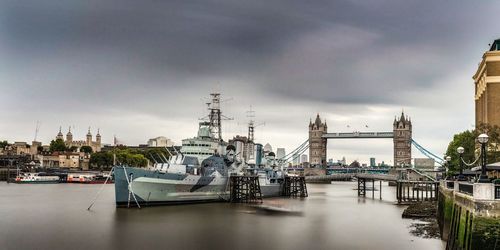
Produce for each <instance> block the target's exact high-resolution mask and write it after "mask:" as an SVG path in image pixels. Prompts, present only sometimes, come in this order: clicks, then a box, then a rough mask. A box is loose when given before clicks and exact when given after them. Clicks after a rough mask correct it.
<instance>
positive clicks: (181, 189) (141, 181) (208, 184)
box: [114, 166, 281, 207]
mask: <svg viewBox="0 0 500 250" xmlns="http://www.w3.org/2000/svg"><path fill="white" fill-rule="evenodd" d="M114 174H115V198H116V206H117V207H122V206H128V205H129V204H130V205H131V206H135V205H136V204H135V201H134V199H133V197H132V195H131V193H129V189H128V182H127V178H126V177H125V176H127V177H128V181H130V183H131V185H130V186H131V191H133V193H134V194H135V197H136V199H137V201H138V202H139V204H140V205H141V206H143V205H146V206H147V205H167V204H182V203H199V202H215V201H224V199H227V198H228V197H229V192H228V191H226V190H229V188H228V177H204V176H199V175H190V174H171V173H162V172H159V171H151V170H147V169H142V168H133V167H122V166H117V167H115V170H114ZM261 192H262V196H263V197H275V196H279V195H280V194H281V185H279V184H271V185H261Z"/></svg>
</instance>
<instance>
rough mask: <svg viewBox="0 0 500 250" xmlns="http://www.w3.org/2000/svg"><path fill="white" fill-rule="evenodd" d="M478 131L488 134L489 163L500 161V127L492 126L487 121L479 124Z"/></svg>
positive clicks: (478, 132)
mask: <svg viewBox="0 0 500 250" xmlns="http://www.w3.org/2000/svg"><path fill="white" fill-rule="evenodd" d="M476 133H477V135H478V136H479V134H482V133H486V134H487V135H488V137H489V138H488V148H487V150H488V163H494V162H498V161H500V127H498V126H496V125H494V126H491V125H489V124H486V123H482V124H479V126H478V127H477V129H476Z"/></svg>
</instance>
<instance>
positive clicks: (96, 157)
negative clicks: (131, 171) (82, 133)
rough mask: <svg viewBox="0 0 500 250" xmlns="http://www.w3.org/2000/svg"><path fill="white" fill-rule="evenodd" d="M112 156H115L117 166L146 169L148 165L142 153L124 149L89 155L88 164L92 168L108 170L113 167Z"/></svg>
mask: <svg viewBox="0 0 500 250" xmlns="http://www.w3.org/2000/svg"><path fill="white" fill-rule="evenodd" d="M113 154H114V155H116V164H118V165H128V166H133V167H146V166H147V164H148V159H147V158H146V157H145V156H144V155H143V154H142V153H140V152H138V151H136V150H131V149H126V148H124V149H119V148H117V149H115V150H113V151H109V152H96V153H93V154H91V155H90V164H91V165H92V167H93V168H100V169H109V168H111V167H112V166H113V157H114V156H113Z"/></svg>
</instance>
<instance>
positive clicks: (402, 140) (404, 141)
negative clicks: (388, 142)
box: [393, 112, 412, 167]
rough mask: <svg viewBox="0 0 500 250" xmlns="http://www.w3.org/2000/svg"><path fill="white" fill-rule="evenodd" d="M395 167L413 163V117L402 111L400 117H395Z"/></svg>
mask: <svg viewBox="0 0 500 250" xmlns="http://www.w3.org/2000/svg"><path fill="white" fill-rule="evenodd" d="M393 132H394V167H400V166H401V165H405V166H410V165H411V138H412V137H411V136H412V135H411V134H412V127H411V119H410V118H409V117H408V116H406V117H405V114H404V113H403V112H401V117H400V118H399V119H397V118H394V123H393Z"/></svg>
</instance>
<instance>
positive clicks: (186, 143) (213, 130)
mask: <svg viewBox="0 0 500 250" xmlns="http://www.w3.org/2000/svg"><path fill="white" fill-rule="evenodd" d="M210 97H211V100H210V102H207V103H206V104H207V108H208V111H209V112H208V115H207V116H205V117H203V118H201V119H200V120H202V121H201V122H200V123H199V127H198V134H197V136H195V137H193V138H188V139H184V140H182V148H181V153H182V154H183V155H186V156H193V157H196V158H197V159H198V162H199V163H201V162H202V161H203V160H205V159H207V158H208V157H210V156H211V155H214V154H216V153H219V154H225V153H226V152H225V149H226V146H227V143H226V142H224V140H223V139H222V124H221V121H222V120H231V119H232V118H229V117H226V116H224V115H222V111H221V95H220V93H212V94H210Z"/></svg>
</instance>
